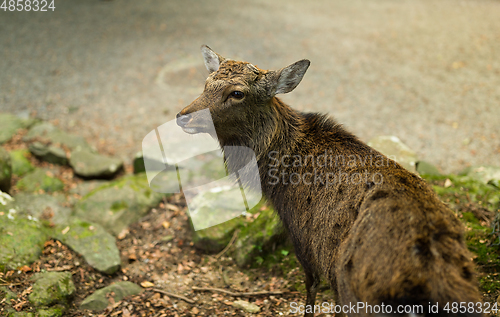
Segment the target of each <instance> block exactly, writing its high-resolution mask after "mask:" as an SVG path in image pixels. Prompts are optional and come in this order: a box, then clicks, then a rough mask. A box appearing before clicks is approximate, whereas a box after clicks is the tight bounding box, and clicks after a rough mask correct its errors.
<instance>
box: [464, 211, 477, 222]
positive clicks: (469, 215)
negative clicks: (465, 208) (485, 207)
mask: <svg viewBox="0 0 500 317" xmlns="http://www.w3.org/2000/svg"><path fill="white" fill-rule="evenodd" d="M462 218H463V220H464V221H466V222H470V223H471V224H476V225H478V224H479V220H477V218H476V217H475V216H474V214H473V213H472V212H463V213H462Z"/></svg>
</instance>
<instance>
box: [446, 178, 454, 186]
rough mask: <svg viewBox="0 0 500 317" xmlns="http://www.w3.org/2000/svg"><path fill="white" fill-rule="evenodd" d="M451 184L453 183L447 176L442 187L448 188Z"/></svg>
mask: <svg viewBox="0 0 500 317" xmlns="http://www.w3.org/2000/svg"><path fill="white" fill-rule="evenodd" d="M451 185H453V183H452V182H451V180H450V179H449V178H447V179H446V180H445V181H444V188H448V187H450V186H451Z"/></svg>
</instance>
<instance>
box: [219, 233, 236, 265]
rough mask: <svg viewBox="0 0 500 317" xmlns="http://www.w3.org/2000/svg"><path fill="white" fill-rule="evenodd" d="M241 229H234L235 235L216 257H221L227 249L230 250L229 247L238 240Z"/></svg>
mask: <svg viewBox="0 0 500 317" xmlns="http://www.w3.org/2000/svg"><path fill="white" fill-rule="evenodd" d="M239 231H240V230H239V229H237V230H235V231H234V233H233V237H232V238H231V241H229V243H228V244H227V245H226V247H225V248H224V250H222V251H220V253H219V254H217V255H216V256H215V259H219V258H220V257H221V256H222V255H224V253H226V252H227V250H229V248H230V247H231V246H232V245H233V243H234V241H235V240H236V237H237V236H238V233H239Z"/></svg>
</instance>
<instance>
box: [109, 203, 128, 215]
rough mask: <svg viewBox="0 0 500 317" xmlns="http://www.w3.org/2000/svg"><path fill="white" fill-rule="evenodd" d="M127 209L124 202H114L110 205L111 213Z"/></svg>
mask: <svg viewBox="0 0 500 317" xmlns="http://www.w3.org/2000/svg"><path fill="white" fill-rule="evenodd" d="M127 208H128V204H127V202H125V201H115V202H113V204H111V211H112V212H114V213H115V212H118V211H121V210H123V209H127Z"/></svg>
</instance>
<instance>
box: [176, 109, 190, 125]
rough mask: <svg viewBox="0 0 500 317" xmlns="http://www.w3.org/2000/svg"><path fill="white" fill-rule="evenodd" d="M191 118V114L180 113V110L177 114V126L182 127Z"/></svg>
mask: <svg viewBox="0 0 500 317" xmlns="http://www.w3.org/2000/svg"><path fill="white" fill-rule="evenodd" d="M189 120H191V114H190V113H188V114H184V115H182V114H181V113H180V112H179V113H178V114H177V125H178V126H179V127H184V126H186V124H187V123H188V122H189Z"/></svg>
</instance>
